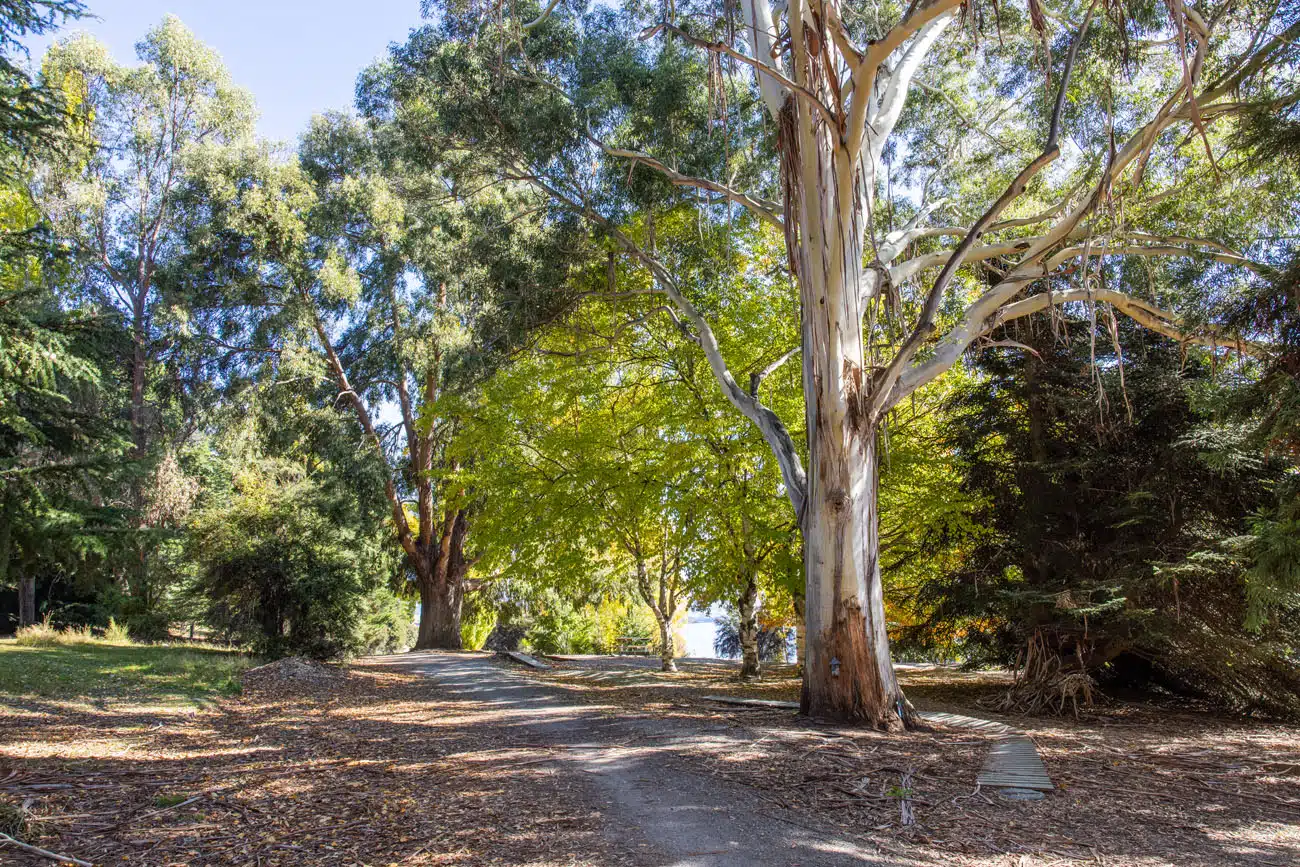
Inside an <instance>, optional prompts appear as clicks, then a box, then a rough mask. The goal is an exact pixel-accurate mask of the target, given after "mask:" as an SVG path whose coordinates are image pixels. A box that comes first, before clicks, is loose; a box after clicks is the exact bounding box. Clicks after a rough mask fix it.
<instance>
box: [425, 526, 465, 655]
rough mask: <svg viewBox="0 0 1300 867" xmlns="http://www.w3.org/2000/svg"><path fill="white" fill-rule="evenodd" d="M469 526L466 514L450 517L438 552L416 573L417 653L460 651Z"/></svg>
mask: <svg viewBox="0 0 1300 867" xmlns="http://www.w3.org/2000/svg"><path fill="white" fill-rule="evenodd" d="M468 530H469V523H468V520H467V518H466V516H465V512H464V510H460V509H458V510H457V511H456V512H455V513H454V514H452V515H449V516H448V517H447V519H446V522H445V523H444V525H443V532H442V533H441V534H439V537H438V538H437V539H436V540H435V541H436V542H437V548H435V549H434V550H433V551H431V552H428V553H427V554H426V557H427V559H426V560H425V565H424V566H423V568H417V569H416V580H417V582H418V583H419V588H420V631H419V634H418V636H417V638H416V642H415V649H416V650H460V649H461V638H460V615H461V607H462V603H463V602H464V600H465V575H466V573H467V572H468V571H469V564H468V563H467V562H466V561H465V534H466V533H467V532H468Z"/></svg>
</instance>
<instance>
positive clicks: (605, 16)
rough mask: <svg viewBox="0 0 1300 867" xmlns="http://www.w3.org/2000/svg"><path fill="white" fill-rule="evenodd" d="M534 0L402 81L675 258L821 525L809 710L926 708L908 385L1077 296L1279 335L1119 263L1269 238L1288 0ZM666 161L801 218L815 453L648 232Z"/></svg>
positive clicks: (810, 557)
mask: <svg viewBox="0 0 1300 867" xmlns="http://www.w3.org/2000/svg"><path fill="white" fill-rule="evenodd" d="M521 11H522V12H523V13H525V14H524V15H523V17H521V18H517V19H510V18H505V17H502V16H499V15H497V14H496V13H495V12H493V13H491V14H489V13H486V12H484V13H481V14H480V13H477V12H475V11H474V10H473V9H464V8H462V7H459V6H454V7H449V8H446V9H442V10H440V13H441V17H440V22H439V23H438V24H437V25H434V26H431V27H429V28H426V29H425V30H423V31H420V32H417V33H416V34H414V35H413V36H412V38H411V40H410V41H409V42H408V44H407V45H406V46H404V47H401V48H399V49H397V50H395V51H394V52H393V56H392V58H391V59H390V61H389V64H388V73H387V76H386V81H387V85H386V88H384V89H382V92H381V93H380V94H379V95H378V97H377V101H378V102H381V103H383V104H384V105H385V106H386V107H387V110H388V111H390V112H392V113H393V114H394V115H396V116H397V117H398V118H399V123H402V124H404V125H405V126H406V127H407V128H408V129H410V130H412V131H418V134H419V135H423V136H426V137H427V138H426V140H427V141H428V142H430V143H435V142H436V143H437V145H436V147H437V148H448V147H460V148H466V149H470V150H471V151H472V152H473V153H474V154H476V155H477V156H478V157H479V158H480V159H481V160H482V161H483V162H484V163H495V165H496V166H497V169H498V172H499V174H500V176H502V177H510V178H516V179H523V180H526V181H527V182H528V183H531V184H533V185H535V186H536V187H537V188H538V189H541V190H544V191H545V192H546V193H547V194H548V195H550V196H552V197H553V198H554V199H555V200H556V201H557V202H560V203H562V204H564V205H566V206H568V207H569V208H571V209H572V210H573V211H574V212H575V213H577V214H580V215H582V216H583V217H584V218H585V219H586V220H588V221H589V222H590V223H591V224H593V225H594V226H596V227H597V228H598V229H599V231H600V232H601V233H603V235H604V236H605V237H607V238H609V239H610V242H611V244H612V245H613V246H614V247H615V248H616V249H617V250H618V251H619V252H620V254H621V255H622V256H624V257H625V258H627V259H628V260H630V261H634V262H636V263H637V264H639V265H640V266H641V267H642V268H643V269H644V270H645V272H646V273H647V274H649V275H652V277H653V286H652V287H651V288H650V291H652V292H653V293H654V294H655V295H657V296H658V298H659V299H660V300H661V301H662V302H666V304H667V305H668V306H669V307H670V309H671V310H672V315H673V316H675V317H677V318H678V319H680V321H681V322H682V323H683V326H684V328H685V329H686V330H687V332H688V333H689V336H690V339H691V340H693V341H695V342H697V343H698V344H699V346H700V348H701V350H702V351H703V352H704V354H705V356H706V358H707V359H708V362H709V364H710V366H711V368H712V370H713V372H714V375H715V378H716V380H717V382H718V385H719V387H720V388H721V389H722V392H723V394H724V395H725V396H726V397H727V399H728V400H729V401H730V402H731V403H732V404H733V405H734V407H735V408H736V409H737V410H738V411H740V412H741V413H742V414H743V415H745V416H746V417H747V418H749V419H750V420H751V421H752V422H753V423H754V424H755V425H756V426H757V427H758V429H759V430H760V431H761V432H762V434H763V437H764V439H765V440H766V441H767V442H768V444H769V446H770V447H771V448H772V450H773V454H774V456H775V458H776V459H777V460H778V462H779V464H780V466H781V470H782V476H783V480H784V485H785V489H786V492H787V494H788V497H789V499H790V502H791V506H792V507H793V509H794V511H795V514H796V515H797V516H798V519H799V522H800V525H801V527H802V529H803V534H804V541H805V564H806V594H807V600H806V604H807V624H808V634H809V642H808V660H807V666H806V675H805V689H804V700H803V705H804V708H805V710H806V711H808V712H810V713H813V714H817V715H820V716H826V717H833V718H839V719H846V720H856V721H861V722H864V723H867V724H871V725H874V726H878V727H881V728H887V729H895V728H899V727H900V726H902V725H904V724H905V722H906V718H907V716H908V712H907V706H906V702H905V699H904V698H903V696H902V693H901V690H900V689H899V687H898V684H897V680H896V677H895V675H894V671H893V667H892V664H891V660H890V654H889V647H888V637H887V633H886V623H885V614H884V602H883V594H882V587H881V580H880V545H879V534H878V519H879V509H878V506H879V502H878V498H877V493H876V491H877V483H878V473H879V459H878V445H877V439H878V434H879V431H880V427H881V424H882V422H883V420H884V419H885V418H886V417H887V415H888V414H889V412H890V411H891V410H892V409H893V408H894V407H896V406H897V405H898V404H899V403H900V401H903V400H905V399H907V398H908V397H909V395H911V394H913V393H915V391H916V390H917V389H919V388H921V387H922V386H924V385H925V384H927V383H929V382H931V381H933V380H935V379H936V378H937V377H939V376H941V375H942V374H943V373H944V372H945V371H947V370H949V369H950V368H952V367H953V366H954V365H956V364H957V363H958V362H959V361H960V359H961V358H962V356H963V354H964V353H965V352H966V351H967V350H970V349H972V348H978V347H979V346H980V345H981V343H982V342H985V341H986V340H987V337H988V335H990V334H991V333H992V332H993V330H994V329H996V328H997V327H998V326H999V325H1002V324H1004V323H1006V322H1007V321H1011V320H1014V319H1017V318H1021V317H1024V316H1027V315H1029V314H1031V313H1034V312H1039V311H1042V310H1047V309H1051V308H1055V307H1057V306H1059V305H1062V304H1083V305H1085V306H1088V307H1089V308H1090V309H1094V310H1095V309H1096V306H1097V305H1106V307H1107V308H1108V309H1113V310H1114V311H1117V312H1118V313H1121V314H1124V315H1127V316H1129V317H1132V318H1133V319H1135V320H1137V321H1138V322H1140V323H1142V324H1143V325H1144V326H1146V327H1148V328H1150V329H1152V330H1155V331H1157V332H1159V333H1162V334H1166V335H1169V336H1172V337H1175V338H1176V339H1179V340H1182V341H1184V342H1186V343H1189V344H1199V345H1202V346H1208V347H1211V349H1212V350H1213V348H1215V347H1220V348H1221V347H1223V346H1224V345H1225V344H1232V345H1233V346H1234V347H1236V348H1240V349H1242V350H1243V351H1245V352H1247V353H1258V352H1261V351H1262V350H1261V349H1260V347H1258V346H1255V345H1253V344H1251V343H1249V342H1248V341H1246V340H1242V339H1239V338H1238V336H1237V335H1235V334H1232V333H1230V332H1228V331H1226V330H1225V329H1223V328H1222V327H1215V326H1213V325H1211V324H1208V323H1200V324H1198V323H1196V322H1195V321H1193V320H1191V319H1188V318H1186V317H1185V315H1183V314H1180V313H1179V312H1178V310H1177V304H1176V302H1177V300H1178V299H1177V298H1166V299H1162V298H1156V297H1151V296H1150V295H1149V294H1147V293H1146V290H1145V287H1144V284H1143V282H1142V281H1141V280H1140V278H1138V277H1136V276H1135V271H1136V273H1137V274H1140V273H1141V269H1130V270H1125V269H1122V268H1120V267H1119V266H1118V265H1117V264H1116V263H1117V262H1120V261H1122V260H1124V259H1136V260H1141V261H1145V262H1146V263H1148V268H1150V269H1160V268H1167V267H1170V265H1169V264H1168V263H1169V261H1170V260H1173V259H1179V258H1186V259H1188V260H1191V261H1193V262H1195V263H1197V264H1198V265H1199V266H1200V270H1201V272H1202V273H1203V274H1211V275H1214V279H1215V280H1217V281H1218V282H1219V283H1220V284H1223V283H1230V282H1231V281H1233V280H1236V281H1238V282H1240V281H1241V280H1242V279H1244V278H1243V277H1242V275H1243V274H1245V273H1246V272H1247V271H1248V270H1249V269H1250V268H1251V267H1252V266H1255V267H1258V266H1256V263H1255V262H1253V261H1252V260H1251V258H1249V257H1248V256H1247V255H1246V254H1247V253H1249V254H1250V256H1254V257H1256V258H1259V257H1266V256H1267V255H1268V253H1269V252H1270V251H1269V250H1268V249H1266V246H1267V245H1261V244H1259V243H1257V242H1258V241H1259V239H1260V238H1261V236H1264V235H1268V234H1270V233H1269V232H1268V231H1266V228H1268V227H1271V226H1276V225H1277V217H1278V216H1279V215H1280V214H1283V213H1285V211H1286V207H1285V204H1284V203H1283V200H1284V199H1285V197H1286V196H1287V195H1289V193H1287V192H1286V191H1285V189H1284V188H1283V187H1281V186H1280V185H1278V184H1276V183H1275V181H1276V174H1277V172H1276V165H1272V166H1268V165H1259V164H1255V163H1250V162H1245V161H1242V160H1239V159H1234V158H1233V146H1234V139H1233V135H1232V131H1233V127H1234V124H1235V122H1236V118H1237V117H1238V116H1239V115H1240V114H1242V113H1243V112H1247V111H1256V112H1258V111H1259V110H1260V109H1261V108H1267V107H1270V106H1274V107H1281V106H1286V105H1291V104H1293V103H1294V101H1295V99H1296V92H1295V86H1294V81H1295V75H1294V73H1295V60H1296V58H1295V51H1296V49H1295V45H1296V35H1297V33H1298V32H1300V22H1297V21H1296V19H1295V10H1294V8H1293V7H1292V6H1291V5H1288V4H1283V5H1282V6H1278V5H1276V4H1253V3H1246V4H1240V3H1211V4H1208V5H1205V6H1192V5H1189V4H1186V3H1178V4H1171V5H1169V6H1168V7H1167V8H1166V7H1160V6H1158V5H1157V4H1141V5H1137V6H1132V7H1130V6H1128V5H1123V4H1121V5H1120V6H1111V5H1105V6H1103V5H1100V4H1097V3H1090V2H1073V0H1066V2H1061V3H1059V4H1053V6H1052V8H1051V9H1050V10H1048V9H1046V8H1044V6H1043V5H1042V4H1040V3H1038V2H1037V0H1035V2H1032V3H1030V4H1029V6H1028V8H1024V7H1020V6H1016V5H1010V4H998V5H990V6H985V5H982V4H974V3H962V2H961V0H929V2H918V3H912V4H908V5H905V6H904V5H900V4H896V3H885V4H876V5H873V6H864V5H860V4H848V3H841V2H835V0H832V2H820V0H819V2H811V3H804V2H790V3H785V4H780V5H773V4H771V3H769V2H768V0H742V2H741V3H740V4H737V5H736V6H734V7H728V11H727V12H725V13H724V14H722V15H718V13H717V10H716V8H715V7H714V6H712V5H705V6H702V7H701V8H698V9H697V8H696V7H693V6H692V5H691V4H674V5H672V6H669V7H668V8H667V10H666V12H667V17H662V16H661V12H660V11H659V10H658V9H657V8H656V9H655V10H652V11H645V12H643V11H641V10H640V9H639V8H638V7H627V8H625V9H624V10H623V11H622V12H618V13H616V12H612V11H610V10H606V9H594V10H592V11H591V12H590V13H588V14H585V15H580V14H576V13H570V12H568V11H567V10H566V9H565V8H562V7H560V6H559V5H558V4H556V3H551V4H549V5H548V6H547V7H546V8H545V9H544V10H541V12H540V14H536V17H532V15H533V14H535V13H533V12H532V10H530V9H529V8H528V7H524V9H523V10H521ZM995 30H996V32H994V31H995ZM431 150H433V149H431ZM1063 152H1065V153H1066V154H1067V155H1066V157H1065V158H1062V153H1063ZM914 157H915V159H913V158H914ZM1270 175H1272V177H1271V178H1270V177H1269V176H1270ZM656 183H658V184H659V188H658V193H657V195H658V197H659V200H660V201H663V200H665V199H669V198H671V193H670V192H668V191H667V190H673V189H675V190H676V191H677V198H676V199H675V201H677V202H678V203H690V204H692V205H693V206H694V207H695V208H696V211H697V214H698V215H699V219H700V220H702V221H706V220H707V221H713V222H732V221H735V220H737V219H740V217H739V216H738V215H737V213H736V209H737V208H739V209H741V210H742V211H743V213H744V214H745V215H746V217H747V218H748V219H752V220H754V221H757V222H759V223H762V224H765V225H768V226H770V227H772V229H773V230H775V231H778V232H780V233H782V234H783V235H784V237H785V239H786V242H787V248H788V252H789V264H790V268H791V270H792V272H793V273H794V275H795V277H796V283H797V286H798V293H799V301H800V304H799V306H800V311H801V328H802V340H801V347H802V352H801V360H802V365H803V391H804V401H805V407H804V412H805V416H806V419H807V428H808V430H809V432H810V433H809V436H808V440H809V442H808V448H807V458H808V464H807V469H805V463H804V460H803V459H802V457H801V455H800V450H799V449H798V448H797V446H796V444H795V443H794V441H793V439H792V437H791V436H790V435H789V433H788V430H787V426H786V424H785V423H783V422H782V420H781V419H780V418H779V417H778V416H777V414H776V413H774V412H773V411H772V410H771V408H770V407H768V406H767V405H766V404H765V403H764V402H763V401H762V400H760V399H759V398H757V397H756V396H755V395H754V394H752V393H751V392H750V391H749V390H747V389H745V388H744V386H743V385H742V384H741V382H739V381H738V378H737V376H736V375H735V373H734V372H733V369H732V367H731V365H730V364H729V359H728V358H727V356H726V353H725V352H723V351H722V350H721V348H720V347H719V345H718V341H717V338H716V336H715V331H714V327H715V322H716V321H717V318H718V316H717V315H711V314H710V312H708V311H705V310H703V309H701V308H700V306H699V305H698V304H697V303H696V300H695V298H694V291H693V285H692V280H691V275H690V274H689V273H686V274H683V273H678V272H675V271H674V269H673V267H672V263H671V262H669V261H667V260H665V258H664V257H663V255H662V252H663V251H662V249H657V248H655V246H654V245H653V244H648V243H644V242H640V241H638V240H636V239H634V238H632V237H631V236H630V235H629V234H628V233H627V232H626V231H624V228H623V225H624V223H625V218H626V210H625V208H624V203H625V202H627V201H628V200H629V198H635V196H636V195H637V194H638V191H641V192H642V193H644V191H645V190H647V189H653V188H654V185H655V184H656ZM1211 190H1212V191H1213V193H1212V194H1211ZM1227 195H1231V197H1232V200H1233V202H1234V207H1233V213H1234V215H1242V214H1245V215H1247V218H1246V219H1245V220H1244V221H1241V220H1239V221H1238V223H1239V225H1238V226H1237V229H1238V232H1236V233H1235V235H1229V234H1228V233H1225V232H1223V231H1222V228H1223V225H1224V223H1223V221H1222V220H1220V219H1219V217H1220V216H1221V215H1222V209H1221V208H1217V207H1214V202H1215V199H1214V198H1213V197H1214V196H1218V197H1223V196H1227ZM643 198H645V196H644V195H643ZM1247 202H1249V203H1250V205H1249V206H1247V205H1246V203H1247ZM940 218H944V219H942V220H941V219H940ZM1216 235H1217V237H1216ZM945 239H953V243H947V242H946V240H945ZM1162 303H1164V304H1165V305H1167V306H1161V305H1162ZM719 315H725V313H722V314H719Z"/></svg>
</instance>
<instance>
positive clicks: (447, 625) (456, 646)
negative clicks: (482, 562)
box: [415, 581, 464, 650]
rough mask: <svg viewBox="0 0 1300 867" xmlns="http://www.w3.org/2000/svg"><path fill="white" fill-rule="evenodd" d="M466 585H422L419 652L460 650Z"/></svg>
mask: <svg viewBox="0 0 1300 867" xmlns="http://www.w3.org/2000/svg"><path fill="white" fill-rule="evenodd" d="M463 587H464V585H463V583H462V582H460V581H457V582H454V583H452V582H438V581H421V582H420V632H419V636H418V637H417V639H416V642H415V649H416V650H460V649H461V640H460V612H461V603H462V602H463V601H464V590H463Z"/></svg>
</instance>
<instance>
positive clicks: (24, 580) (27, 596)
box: [18, 575, 36, 627]
mask: <svg viewBox="0 0 1300 867" xmlns="http://www.w3.org/2000/svg"><path fill="white" fill-rule="evenodd" d="M35 622H36V576H34V575H19V576H18V625H19V626H20V627H22V626H31V625H32V624H33V623H35Z"/></svg>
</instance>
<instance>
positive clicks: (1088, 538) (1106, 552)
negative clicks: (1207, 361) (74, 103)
mask: <svg viewBox="0 0 1300 867" xmlns="http://www.w3.org/2000/svg"><path fill="white" fill-rule="evenodd" d="M1027 328H1028V332H1027V333H1026V332H1025V331H1023V330H1022V333H1020V334H1019V335H1017V339H1019V340H1021V341H1026V342H1028V344H1029V345H1030V346H1032V347H1033V350H1034V352H1035V354H1034V355H1025V354H1005V355H1003V354H994V353H987V354H986V355H985V356H984V357H983V358H982V359H981V367H982V368H983V370H984V372H985V377H984V378H982V379H978V380H975V381H973V382H972V383H971V384H970V385H969V386H967V387H966V388H964V389H962V390H961V391H960V392H959V393H958V395H957V396H956V397H955V399H954V402H953V404H952V407H951V410H952V416H951V417H950V418H949V420H948V422H947V425H946V430H945V434H946V437H947V438H948V439H949V441H950V442H951V443H952V447H953V448H955V450H956V452H957V454H959V455H960V456H961V459H962V464H961V471H962V476H963V487H964V489H965V490H966V492H967V493H968V495H970V496H972V497H973V498H974V500H975V502H977V503H978V504H979V506H978V508H977V509H976V511H975V517H976V520H977V522H978V523H979V524H980V525H982V526H983V528H984V530H983V532H982V533H981V534H979V535H970V534H967V535H963V536H959V537H958V538H956V539H953V538H951V537H946V536H945V535H944V534H942V533H940V534H938V535H936V536H935V537H934V543H935V547H936V548H938V547H940V546H941V545H943V544H947V545H948V546H949V547H950V550H952V553H953V555H955V556H954V560H955V567H954V568H953V569H952V571H951V572H949V573H948V574H947V575H946V576H944V577H943V579H942V580H939V581H934V582H930V583H928V584H925V585H922V586H920V587H919V588H917V591H916V595H915V600H916V604H917V608H918V610H919V611H920V612H921V613H922V615H923V616H922V619H921V622H920V623H918V624H917V625H916V626H915V627H913V628H912V629H911V630H910V637H911V638H912V639H913V640H917V641H920V642H922V643H923V644H924V643H929V644H930V645H942V644H943V643H944V642H945V641H946V638H947V636H948V635H951V634H959V635H961V636H962V638H961V646H962V648H963V650H964V651H965V652H966V653H969V654H971V655H972V656H973V658H974V659H976V660H977V661H987V662H998V663H1002V664H1011V663H1014V662H1015V661H1016V660H1017V658H1018V657H1019V655H1020V654H1021V652H1022V651H1023V648H1024V647H1025V646H1026V644H1027V643H1028V642H1029V641H1030V640H1031V639H1036V640H1042V641H1043V642H1045V645H1046V647H1048V648H1049V649H1050V651H1051V652H1053V653H1055V654H1057V655H1058V656H1060V657H1061V659H1062V660H1063V661H1064V662H1065V663H1066V664H1067V665H1073V666H1076V667H1079V668H1082V669H1084V670H1087V671H1089V672H1092V673H1094V674H1095V675H1096V676H1097V677H1099V678H1100V679H1102V680H1103V681H1104V682H1110V683H1121V684H1127V685H1146V686H1150V685H1155V686H1158V687H1161V688H1168V689H1175V690H1178V691H1184V692H1194V693H1197V694H1203V695H1208V696H1211V697H1212V698H1214V699H1215V700H1218V701H1220V702H1223V703H1225V704H1229V705H1232V706H1236V707H1242V708H1256V709H1264V710H1268V711H1272V712H1289V711H1291V710H1293V709H1295V706H1294V695H1292V694H1290V693H1289V691H1290V690H1291V689H1292V688H1293V686H1294V685H1295V684H1297V683H1300V673H1298V672H1296V671H1294V670H1290V671H1289V669H1290V666H1289V665H1288V664H1287V663H1286V662H1285V658H1286V656H1287V653H1288V651H1287V650H1286V646H1287V645H1288V643H1289V642H1290V641H1292V640H1293V639H1294V638H1295V636H1291V635H1288V634H1286V633H1285V632H1283V631H1278V630H1276V629H1275V630H1273V632H1272V634H1270V635H1267V636H1264V635H1261V636H1259V638H1258V639H1257V640H1253V641H1252V640H1249V633H1248V632H1247V627H1249V626H1250V625H1251V624H1252V622H1254V619H1255V618H1256V615H1254V614H1252V611H1254V610H1255V609H1257V608H1258V606H1259V605H1260V604H1262V603H1263V602H1264V600H1262V599H1260V598H1259V594H1258V592H1257V591H1255V592H1253V593H1252V591H1251V590H1250V582H1249V581H1248V580H1247V577H1246V575H1247V571H1246V560H1245V558H1244V557H1243V556H1242V551H1241V541H1240V540H1241V537H1242V536H1243V534H1244V533H1246V531H1247V530H1248V528H1249V525H1250V523H1251V519H1250V516H1251V514H1252V513H1254V512H1256V511H1257V510H1259V509H1260V508H1262V507H1264V506H1265V505H1266V504H1267V502H1268V492H1269V490H1270V488H1271V485H1272V484H1273V483H1275V482H1276V481H1277V480H1278V479H1279V477H1280V471H1281V468H1280V467H1279V466H1278V464H1277V463H1276V462H1272V461H1268V460H1266V459H1263V458H1261V457H1260V456H1259V455H1258V454H1257V453H1252V452H1251V451H1249V449H1248V446H1247V443H1246V442H1245V440H1244V438H1243V434H1244V431H1242V429H1241V428H1240V427H1237V428H1230V427H1224V426H1222V425H1216V424H1215V420H1214V418H1213V417H1212V416H1211V415H1210V414H1209V409H1208V408H1207V407H1206V406H1205V405H1204V404H1205V401H1206V400H1207V399H1209V398H1210V397H1212V396H1214V395H1215V394H1217V393H1218V392H1217V391H1216V386H1215V384H1214V381H1213V380H1212V378H1211V376H1210V373H1211V372H1210V371H1209V370H1208V369H1207V367H1205V366H1203V365H1202V364H1200V363H1198V362H1197V361H1195V360H1191V359H1187V360H1185V359H1182V358H1180V356H1179V353H1178V351H1177V348H1176V347H1174V346H1171V345H1170V344H1169V343H1167V342H1165V341H1163V340H1161V339H1158V338H1151V337H1149V336H1144V335H1143V334H1142V333H1140V332H1137V330H1136V329H1131V330H1128V329H1126V330H1127V331H1128V333H1126V334H1125V335H1124V337H1125V345H1126V346H1127V347H1128V348H1127V351H1126V353H1125V356H1124V357H1123V358H1122V359H1121V358H1119V357H1116V356H1115V355H1113V354H1112V353H1110V352H1109V351H1108V348H1107V347H1104V346H1096V345H1094V343H1093V340H1092V338H1091V336H1090V334H1089V329H1088V324H1087V323H1086V322H1077V321H1069V320H1067V321H1066V322H1064V323H1061V324H1060V326H1059V328H1060V331H1061V332H1062V333H1064V334H1067V335H1068V337H1062V338H1061V339H1060V340H1058V339H1055V338H1054V337H1053V333H1052V328H1051V327H1050V326H1049V324H1048V323H1046V322H1034V323H1030V324H1029V325H1028V326H1027ZM1094 355H1095V357H1096V358H1097V362H1096V366H1094V365H1093V363H1092V362H1091V360H1090V359H1091V358H1093V357H1094ZM1121 369H1122V370H1123V379H1122V381H1121V379H1120V376H1119V373H1120V370H1121ZM1243 588H1245V589H1244V590H1243ZM1252 595H1253V596H1254V597H1255V598H1253V599H1252ZM1279 641H1281V642H1282V644H1281V645H1279V643H1278V642H1279ZM1229 648H1230V651H1229V650H1228V649H1229ZM1288 671H1289V673H1288Z"/></svg>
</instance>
